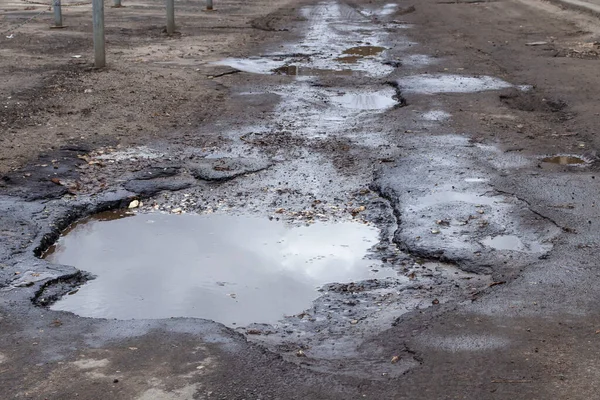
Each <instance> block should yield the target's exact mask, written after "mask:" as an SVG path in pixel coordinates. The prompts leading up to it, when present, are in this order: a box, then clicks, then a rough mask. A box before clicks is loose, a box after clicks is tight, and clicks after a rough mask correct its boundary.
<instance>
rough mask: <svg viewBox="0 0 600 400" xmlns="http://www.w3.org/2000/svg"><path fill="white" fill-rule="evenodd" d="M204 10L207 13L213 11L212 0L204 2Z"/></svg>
mask: <svg viewBox="0 0 600 400" xmlns="http://www.w3.org/2000/svg"><path fill="white" fill-rule="evenodd" d="M206 9H207V10H209V11H211V10H212V9H213V0H206Z"/></svg>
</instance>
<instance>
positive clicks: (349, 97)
mask: <svg viewBox="0 0 600 400" xmlns="http://www.w3.org/2000/svg"><path fill="white" fill-rule="evenodd" d="M395 94H396V92H395V91H394V90H392V89H386V90H380V91H377V92H371V93H368V92H365V93H344V94H343V95H341V96H337V97H333V98H332V101H333V102H334V103H337V104H338V105H339V106H341V107H344V108H347V109H351V110H385V109H388V108H392V107H394V106H395V105H396V104H398V102H397V101H396V100H394V95H395Z"/></svg>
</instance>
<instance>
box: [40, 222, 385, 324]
mask: <svg viewBox="0 0 600 400" xmlns="http://www.w3.org/2000/svg"><path fill="white" fill-rule="evenodd" d="M120 216H121V214H114V213H109V214H106V213H105V214H101V215H99V216H98V217H96V218H93V219H90V220H87V221H83V222H82V223H79V224H78V225H75V226H74V227H73V228H72V229H71V230H69V231H68V232H66V234H64V235H63V236H62V237H61V238H60V239H59V241H58V243H57V244H56V246H55V247H54V248H53V249H50V251H48V253H47V254H46V255H45V258H46V259H48V260H49V261H52V262H54V263H61V264H67V265H74V266H76V267H78V268H80V269H82V270H85V271H89V272H91V273H93V274H95V275H97V278H96V279H94V280H92V281H90V282H88V283H87V284H86V285H84V286H83V287H81V289H80V290H79V291H78V292H77V293H76V294H74V295H71V296H65V297H64V298H63V299H62V300H60V301H59V302H57V303H56V304H54V306H53V309H55V310H65V311H71V312H73V313H75V314H79V315H81V316H85V317H103V318H117V319H133V318H168V317H199V318H206V319H211V320H215V321H219V322H222V323H224V324H226V325H229V326H239V325H246V324H249V323H251V322H259V323H260V322H264V323H275V322H277V321H278V320H280V319H281V318H282V317H283V316H284V315H292V314H298V313H300V312H302V311H303V310H305V309H307V308H309V307H310V304H311V301H312V300H314V299H315V298H317V297H318V295H319V292H318V291H317V289H318V288H319V287H321V286H322V285H323V284H325V283H330V282H351V281H357V280H364V279H371V278H384V277H386V276H395V275H396V274H395V273H394V272H393V271H392V270H390V269H387V268H381V267H380V265H378V264H377V263H376V262H374V261H369V260H365V259H364V256H365V254H366V253H367V251H368V249H369V248H370V247H372V246H373V245H374V244H376V243H377V241H378V230H377V229H375V228H373V227H370V226H366V225H364V224H359V223H354V222H344V223H336V224H329V223H316V224H313V225H310V226H293V227H292V226H288V225H286V224H284V223H281V222H277V221H269V220H268V219H263V218H253V217H238V216H229V215H204V216H197V215H168V214H137V215H134V216H130V217H128V218H120Z"/></svg>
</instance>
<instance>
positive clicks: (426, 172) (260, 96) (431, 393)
mask: <svg viewBox="0 0 600 400" xmlns="http://www.w3.org/2000/svg"><path fill="white" fill-rule="evenodd" d="M404 6H405V5H401V4H388V3H382V4H371V3H369V4H368V5H355V4H352V5H350V4H346V3H342V2H335V1H328V2H319V3H314V4H307V5H304V6H302V7H299V8H298V9H297V10H293V13H294V15H298V16H299V18H298V20H297V21H296V23H295V24H294V25H293V29H291V30H290V35H289V36H288V37H287V40H286V41H284V42H282V41H276V40H274V41H273V42H272V43H265V44H264V46H263V47H262V48H260V49H258V50H256V53H255V55H254V56H252V57H245V58H244V57H231V58H227V59H223V60H219V61H215V62H214V66H215V68H216V71H217V72H218V71H221V70H220V69H219V68H234V69H235V70H236V71H239V72H236V73H235V74H228V75H223V76H221V77H220V78H218V79H220V80H221V82H223V83H222V84H227V85H228V87H229V88H230V91H229V95H230V96H231V98H232V99H235V100H232V102H235V107H232V108H229V109H225V110H224V111H223V115H222V116H221V118H220V119H217V120H215V121H212V122H210V123H207V124H206V126H203V127H202V128H200V130H199V131H198V132H196V135H198V136H202V135H205V136H206V135H210V134H213V135H214V132H218V140H217V139H215V140H216V141H218V143H217V144H215V145H212V146H195V145H194V144H193V142H186V141H185V140H181V141H179V142H177V141H174V142H171V143H164V142H161V141H157V142H156V143H151V144H148V145H147V146H143V147H137V148H128V149H120V148H114V147H106V148H102V149H94V150H91V151H87V152H85V154H79V157H78V158H75V159H76V160H78V161H74V162H73V165H72V166H73V169H75V167H77V163H81V164H79V165H82V164H83V163H85V165H86V168H80V169H81V171H80V172H79V174H80V175H78V176H75V175H74V174H73V175H69V173H70V172H69V171H61V170H59V172H60V173H61V174H64V175H61V176H60V178H57V179H62V182H65V183H68V182H69V180H77V179H80V180H81V181H82V182H83V181H85V179H84V178H89V179H88V180H87V182H93V179H92V177H96V178H97V177H99V176H101V177H102V181H103V182H108V184H105V185H104V187H103V188H102V190H98V188H97V187H96V188H95V187H93V186H94V185H92V184H87V185H86V184H82V185H80V186H78V189H77V190H80V191H81V192H79V193H78V194H77V195H76V196H72V195H69V192H68V191H66V190H65V191H64V192H60V193H58V194H57V193H56V190H57V188H56V187H55V186H57V185H58V184H56V183H55V182H54V183H53V184H54V185H55V186H49V187H48V188H47V189H43V188H42V189H39V188H38V189H36V190H38V191H39V193H38V192H36V193H30V191H31V188H30V187H28V186H27V185H26V184H21V185H20V184H19V183H18V181H17V180H16V179H15V181H16V182H17V183H16V184H15V185H14V186H13V187H11V190H12V192H10V193H8V194H7V195H6V196H3V197H2V198H1V199H0V207H1V208H0V210H2V212H1V216H2V222H3V226H9V225H10V226H13V228H11V229H9V230H7V231H8V233H9V234H8V235H7V237H8V239H4V240H3V242H2V245H3V247H2V253H0V254H2V257H3V258H2V263H3V264H2V266H3V268H2V270H1V271H2V276H1V277H2V281H3V282H4V284H3V285H4V287H3V292H2V297H1V303H0V305H1V306H2V310H3V314H2V322H3V323H4V322H6V324H5V329H4V332H3V333H2V339H1V340H2V341H1V342H0V343H2V346H1V347H0V371H1V372H2V374H3V375H0V377H1V378H2V379H4V380H5V381H3V383H2V385H3V387H4V386H6V387H10V393H11V394H12V395H13V397H16V398H18V397H22V398H27V396H29V393H33V395H34V396H36V397H40V396H41V397H40V398H44V397H50V398H65V397H66V398H68V397H69V396H74V393H86V395H88V398H94V395H89V394H90V393H98V390H101V391H102V392H107V391H110V393H112V395H113V396H120V398H139V399H144V398H166V399H188V398H196V397H200V398H236V399H237V398H240V399H241V398H315V399H316V398H332V399H333V398H354V397H356V398H363V397H364V398H424V399H429V398H431V399H434V398H473V399H475V398H477V399H480V398H515V397H516V398H589V396H590V395H591V394H592V393H595V390H596V388H595V385H596V383H594V382H597V380H595V378H596V377H597V375H598V370H597V368H596V367H595V360H596V359H597V357H596V356H597V355H598V352H599V346H598V344H597V335H596V333H597V327H596V326H595V325H596V324H597V318H596V317H597V316H598V311H597V307H596V304H597V302H596V300H597V291H596V290H595V287H596V286H597V285H596V284H597V281H598V274H597V273H596V270H595V261H594V260H595V258H594V257H595V249H596V248H597V242H598V238H597V233H596V232H597V228H598V227H597V226H596V225H597V223H598V222H597V219H596V218H595V200H594V199H595V198H597V197H598V194H599V193H598V192H599V190H598V188H597V185H596V184H595V183H596V177H595V172H594V171H595V168H596V167H595V156H594V154H593V152H588V151H587V150H589V149H588V148H589V147H592V146H593V142H592V140H591V139H589V140H587V139H586V138H577V139H576V140H575V143H571V144H569V145H563V146H562V147H563V148H558V145H559V144H561V143H557V141H558V140H569V139H568V138H567V139H565V138H562V139H556V138H557V137H558V136H553V137H551V139H549V140H546V139H544V140H541V143H538V144H537V146H533V145H530V144H528V142H525V141H524V140H525V139H522V137H521V136H522V135H521V136H519V135H520V134H521V133H522V130H523V129H526V128H525V123H526V122H525V118H524V117H523V115H526V116H527V117H528V118H529V119H528V120H529V121H530V120H531V119H532V118H537V119H539V120H540V121H541V122H536V123H537V124H538V125H539V126H541V127H543V124H544V123H545V121H548V120H550V117H549V115H550V116H552V117H554V116H555V115H557V113H560V112H562V111H561V110H559V107H554V106H552V104H555V103H552V104H551V105H550V106H547V104H548V101H547V100H546V97H545V96H546V93H544V92H543V91H544V90H549V89H548V88H546V87H543V86H542V87H541V88H540V86H539V82H535V79H536V77H535V76H533V75H523V74H518V73H513V74H511V73H507V71H505V70H502V68H496V67H495V66H492V67H490V66H489V65H487V64H485V63H484V64H485V65H484V64H482V65H481V66H479V65H478V66H477V68H466V67H464V65H467V64H466V63H465V62H464V60H463V59H462V58H461V57H462V55H461V54H462V53H460V52H456V53H455V54H443V56H442V55H441V54H440V53H439V49H438V52H434V51H433V50H432V48H431V46H432V44H431V43H428V44H427V45H423V44H421V43H420V42H419V41H420V40H423V39H424V36H423V35H426V34H433V33H431V32H429V33H428V31H427V29H431V28H430V27H429V26H430V25H426V24H423V20H421V19H420V18H421V17H419V10H417V11H414V9H413V11H410V10H409V9H408V8H404ZM406 6H407V7H408V5H406ZM490 7H495V6H494V5H491V6H490ZM511 7H516V8H517V9H519V10H521V8H519V7H523V6H516V5H514V4H513V5H512V6H511ZM288 12H290V11H288ZM428 12H429V13H433V11H431V10H430V11H428ZM470 12H473V11H470ZM426 15H429V14H426ZM544 15H545V14H544ZM423 18H425V21H428V19H427V17H423ZM446 18H448V19H449V21H450V22H453V23H454V24H456V26H460V23H459V22H458V21H459V20H460V18H457V20H453V19H452V18H451V17H450V16H447V17H446ZM548 18H550V17H548ZM405 20H406V21H405ZM407 21H408V23H407ZM419 23H421V24H422V25H421V26H422V28H421V30H422V31H419V30H418V29H416V28H415V27H416V26H418V25H417V24H419ZM428 27H429V28H428ZM457 29H458V28H457ZM463 51H466V50H463ZM348 57H353V58H352V59H349V58H348ZM354 57H355V58H354ZM490 57H491V56H490ZM490 64H493V63H490ZM440 65H447V66H448V67H445V66H442V67H440ZM454 65H463V66H461V67H456V68H455V67H452V66H454ZM216 75H218V74H217V73H215V76H216ZM215 79H217V78H215ZM536 96H539V97H540V98H543V99H544V101H541V100H540V103H539V104H542V105H540V106H536V107H539V110H538V111H535V112H538V114H535V115H534V116H533V117H532V116H531V114H523V115H522V114H520V112H523V113H527V112H528V113H531V112H533V111H526V110H525V109H526V108H527V107H525V105H524V104H523V103H522V102H523V101H525V100H523V99H534V100H535V99H537V97H536ZM534 100H531V101H532V102H533V101H534ZM507 104H508V105H507ZM535 104H537V103H535ZM556 104H558V103H556ZM510 105H512V106H510ZM517 106H518V107H517ZM511 107H512V108H511ZM544 107H550V108H548V109H546V108H544ZM552 107H554V108H552ZM240 108H241V109H244V110H245V113H244V118H243V119H241V118H240V114H239V109H240ZM464 110H470V112H467V113H465V111H464ZM475 115H476V116H477V118H474V116H475ZM561 115H562V114H561ZM561 118H563V120H565V121H568V120H569V119H567V118H566V116H565V115H562V117H561ZM473 120H476V121H477V122H476V123H475V122H472V121H473ZM489 120H492V121H498V120H500V121H503V122H502V124H503V125H500V131H504V130H506V131H510V134H509V133H506V135H507V136H508V138H507V137H505V136H502V137H498V136H499V134H498V132H496V131H494V130H493V129H492V128H489V126H488V125H486V124H485V123H484V122H487V121H489ZM482 121H483V122H482ZM507 121H508V122H507ZM479 123H481V125H477V124H479ZM513 123H514V127H513V125H509V124H513ZM490 126H496V125H493V124H492V125H490ZM519 126H521V128H519ZM486 129H487V130H486ZM541 129H542V128H540V130H541ZM484 133H485V135H486V136H485V137H482V135H483V134H484ZM509 135H514V136H509ZM515 142H516V143H517V144H519V146H520V147H517V149H518V150H515V146H514V143H515ZM582 144H583V145H582ZM574 150H578V151H574ZM584 150H586V152H585V154H584ZM98 165H101V167H98V168H101V169H94V168H96V166H98ZM38 169H39V168H38ZM35 171H37V170H34V172H33V173H36V172H35ZM26 173H30V172H26ZM63 186H68V184H67V185H65V184H63V183H61V187H63ZM44 190H46V191H47V192H44ZM31 195H34V196H33V197H32V196H31ZM25 199H27V200H25ZM134 202H135V203H134ZM127 207H129V212H130V213H132V214H133V215H132V216H131V217H127V218H122V219H116V220H108V221H94V220H93V219H92V220H85V218H86V217H88V216H90V215H95V214H96V213H98V212H105V211H106V210H109V209H116V208H123V209H125V208H127ZM189 213H193V214H199V215H190V214H189ZM182 214H186V215H182ZM100 215H101V216H102V215H106V214H100ZM82 218H83V219H84V222H83V223H79V224H76V225H74V226H71V224H72V223H76V222H77V221H79V220H81V219H82ZM100 218H102V217H100ZM104 219H107V218H104ZM108 219H112V218H108ZM150 221H152V223H149V222H150ZM175 221H177V222H175ZM69 226H71V228H69V229H70V231H69V232H68V233H67V234H66V235H64V236H63V237H61V238H60V239H59V234H60V233H61V232H64V230H65V229H67V228H68V227H69ZM21 237H23V239H21ZM57 239H58V242H57V244H56V247H55V248H52V247H51V246H52V245H53V244H54V242H55V241H56V240H57ZM284 244H285V245H286V246H287V245H289V247H287V248H286V246H284ZM263 246H266V251H262V250H264V249H265V247H263ZM232 247H235V248H236V249H235V250H232ZM48 248H51V250H50V251H49V252H48V255H47V257H46V258H42V259H38V258H35V257H34V256H33V255H34V253H35V254H36V255H41V254H42V253H43V252H44V251H46V250H47V249H48ZM258 248H261V251H258V250H257V249H258ZM174 255H177V257H174ZM207 255H214V257H210V258H211V260H210V261H206V260H205V259H206V258H207ZM365 256H366V257H365ZM127 257H133V259H132V260H128V259H127ZM253 257H258V258H257V259H253ZM178 259H179V260H180V262H177V260H178ZM193 259H196V260H198V259H202V260H203V261H202V263H201V264H202V265H203V268H202V269H199V270H198V269H196V270H195V273H198V274H199V276H194V274H192V273H191V272H190V271H192V270H194V265H188V264H187V263H188V262H189V261H190V260H193ZM284 259H285V261H284ZM90 261H93V263H92V262H90ZM288 262H290V264H287V263H288ZM169 263H174V264H176V265H175V266H173V267H169V268H168V269H165V267H164V266H165V265H166V264H169ZM286 264H287V266H288V267H289V268H287V269H286V271H284V272H285V273H281V274H280V272H282V270H281V267H282V265H283V266H285V265H286ZM257 265H260V266H261V269H257V268H256V266H257ZM307 266H308V269H307V268H306V267H307ZM262 268H264V269H262ZM78 269H80V270H82V271H84V272H80V271H78ZM124 271H126V273H124ZM250 271H252V273H250ZM273 271H277V272H273ZM299 271H300V272H301V274H302V275H303V276H304V275H310V278H311V279H298V276H299V275H298V272H299ZM311 271H312V272H315V271H316V272H317V273H315V274H313V273H309V272H311ZM88 273H92V274H94V275H96V278H95V279H91V278H93V277H92V276H91V275H89V274H88ZM288 273H290V274H288ZM128 274H130V275H128ZM124 275H128V277H125V276H124ZM274 277H275V278H281V279H280V280H276V281H273V278H274ZM232 281H235V284H234V285H233V287H232V288H230V287H229V286H228V285H229V283H231V282H232ZM242 282H243V283H244V284H245V285H246V287H245V288H241V287H240V284H241V283H242ZM206 285H209V286H210V288H208V289H206V288H205V287H204V286H206ZM165 286H166V287H169V288H170V289H169V290H166V289H165ZM263 287H264V289H261V288H263ZM133 288H141V289H143V291H130V289H133ZM257 288H258V289H257ZM203 289H206V290H203ZM240 289H241V290H240ZM317 289H318V290H319V291H317ZM77 290H79V291H78V292H76V291H77ZM247 290H250V291H255V290H258V292H259V293H260V294H261V295H260V296H257V293H258V292H252V293H250V292H246V291H247ZM69 293H71V294H69ZM300 293H301V294H300ZM263 295H265V296H264V297H263ZM266 295H268V296H266ZM190 296H191V300H190ZM184 297H185V299H184V300H186V301H183V300H182V298H184ZM139 298H143V299H144V301H149V302H150V304H152V305H151V306H148V303H146V302H142V303H139V302H136V299H139ZM31 300H33V302H31ZM187 300H190V301H187ZM207 303H210V304H211V305H212V306H211V307H206V308H202V309H201V310H199V309H198V308H197V305H202V304H207ZM48 306H49V307H50V308H49V309H48V308H44V307H48ZM232 306H233V307H232ZM271 306H276V307H271ZM59 310H68V311H72V312H74V313H75V314H79V315H83V316H87V317H101V318H93V319H90V318H81V317H78V316H76V315H74V314H71V313H67V312H63V311H59ZM170 317H199V318H207V319H210V320H214V321H217V322H221V323H223V324H225V325H228V326H230V327H233V328H235V330H232V329H229V328H225V327H224V326H223V325H221V324H218V323H215V322H211V321H206V320H202V319H186V318H170ZM102 318H119V319H130V318H133V320H128V321H116V320H111V319H102ZM144 318H149V319H144ZM155 318H165V319H155ZM31 321H35V322H31ZM234 323H235V324H234ZM240 325H243V326H242V327H240ZM15 339H16V340H15ZM157 359H160V360H161V362H160V363H158V362H156V361H155V360H157ZM25 360H29V361H27V363H29V364H30V365H32V366H31V369H30V370H28V371H26V372H24V373H22V372H20V371H17V370H15V369H12V368H10V367H9V368H8V369H3V367H4V365H10V364H8V363H14V364H15V365H20V364H23V363H25V362H26V361H25ZM73 375H77V376H81V377H82V378H81V379H80V380H79V381H77V382H75V383H72V382H69V383H68V384H66V385H64V384H61V383H60V382H63V381H64V380H65V377H69V376H73ZM153 379H154V380H153ZM9 380H13V381H18V382H19V384H18V385H10V386H9V383H7V381H9ZM57 382H59V383H57ZM94 385H100V386H97V388H96V389H94ZM115 385H117V386H115ZM100 387H101V389H98V388H100ZM57 396H58V397H57ZM127 396H129V397H127ZM161 396H162V397H161Z"/></svg>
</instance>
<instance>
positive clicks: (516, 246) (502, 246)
mask: <svg viewBox="0 0 600 400" xmlns="http://www.w3.org/2000/svg"><path fill="white" fill-rule="evenodd" d="M481 243H482V244H484V245H485V246H488V247H491V248H492V249H495V250H510V251H520V252H531V253H543V252H545V251H547V250H548V247H550V246H544V245H542V244H541V243H537V242H531V243H524V242H523V241H522V240H521V238H519V237H518V236H515V235H499V236H494V237H492V236H488V237H486V238H485V239H483V240H482V241H481Z"/></svg>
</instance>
